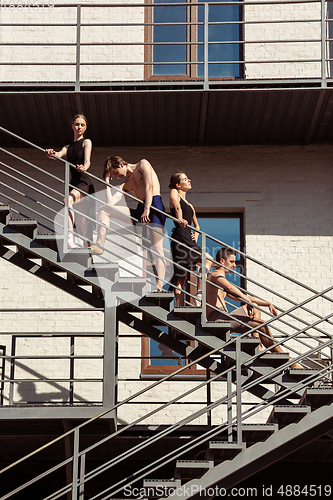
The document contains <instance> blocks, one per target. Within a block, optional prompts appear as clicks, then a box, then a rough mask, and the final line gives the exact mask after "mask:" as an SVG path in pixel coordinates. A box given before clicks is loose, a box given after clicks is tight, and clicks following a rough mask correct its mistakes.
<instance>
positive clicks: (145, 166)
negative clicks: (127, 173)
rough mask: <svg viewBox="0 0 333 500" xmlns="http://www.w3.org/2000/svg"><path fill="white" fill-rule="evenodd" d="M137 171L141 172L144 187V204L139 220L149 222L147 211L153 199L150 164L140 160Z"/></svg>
mask: <svg viewBox="0 0 333 500" xmlns="http://www.w3.org/2000/svg"><path fill="white" fill-rule="evenodd" d="M139 171H140V172H141V174H142V178H143V183H144V189H145V206H144V211H143V214H142V215H141V222H150V219H149V212H150V207H151V204H152V201H153V176H152V166H151V165H150V163H149V162H148V161H147V160H141V162H140V166H139Z"/></svg>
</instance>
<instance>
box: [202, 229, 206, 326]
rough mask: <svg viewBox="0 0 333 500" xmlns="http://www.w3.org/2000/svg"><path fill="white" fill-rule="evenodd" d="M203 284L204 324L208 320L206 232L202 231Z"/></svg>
mask: <svg viewBox="0 0 333 500" xmlns="http://www.w3.org/2000/svg"><path fill="white" fill-rule="evenodd" d="M201 243H202V247H201V252H202V255H201V265H202V267H201V279H202V281H201V286H202V297H201V308H202V313H201V322H202V324H205V323H206V321H207V318H206V281H207V280H206V234H205V233H202V235H201Z"/></svg>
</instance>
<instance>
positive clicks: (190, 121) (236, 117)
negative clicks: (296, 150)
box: [0, 88, 333, 146]
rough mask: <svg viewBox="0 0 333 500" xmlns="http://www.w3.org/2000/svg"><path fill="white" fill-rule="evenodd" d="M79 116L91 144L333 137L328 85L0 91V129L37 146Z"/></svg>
mask: <svg viewBox="0 0 333 500" xmlns="http://www.w3.org/2000/svg"><path fill="white" fill-rule="evenodd" d="M79 111H83V112H84V113H85V114H86V115H87V117H88V120H89V129H88V131H89V133H88V134H87V135H88V136H89V137H90V138H91V139H92V140H93V142H94V145H95V146H109V145H143V144H147V145H158V144H161V145H162V144H164V145H181V144H193V145H196V144H228V143H240V144H242V143H261V144H263V143H279V142H280V143H306V142H311V141H323V142H325V141H326V142H327V141H331V140H332V139H333V127H332V125H333V90H332V89H330V88H328V89H304V88H303V89H282V88H281V89H234V90H233V89H228V90H211V91H209V92H204V91H198V90H197V91H176V90H173V91H169V92H165V91H149V92H148V91H145V92H139V91H137V92H123V91H119V92H89V93H88V92H87V93H81V94H75V93H69V92H61V91H59V92H43V93H39V92H29V93H28V92H20V93H16V92H6V93H1V94H0V112H1V117H0V125H1V126H3V127H4V128H6V129H9V130H11V131H13V132H14V133H16V134H18V135H21V136H22V137H25V138H26V139H28V140H30V141H32V142H34V143H36V144H38V145H49V144H52V145H56V144H59V145H63V144H65V143H66V141H68V138H69V136H70V133H69V129H68V122H69V119H70V118H71V117H72V116H73V115H74V114H76V113H77V112H79ZM1 140H2V143H3V144H6V143H7V144H8V143H11V142H12V139H10V138H9V137H5V136H4V134H2V135H1Z"/></svg>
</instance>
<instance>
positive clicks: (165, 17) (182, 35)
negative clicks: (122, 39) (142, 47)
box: [153, 0, 186, 75]
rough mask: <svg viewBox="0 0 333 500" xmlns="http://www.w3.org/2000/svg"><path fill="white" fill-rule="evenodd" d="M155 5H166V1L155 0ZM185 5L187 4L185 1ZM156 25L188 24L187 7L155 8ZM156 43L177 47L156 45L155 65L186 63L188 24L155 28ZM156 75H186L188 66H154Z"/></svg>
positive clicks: (154, 37)
mask: <svg viewBox="0 0 333 500" xmlns="http://www.w3.org/2000/svg"><path fill="white" fill-rule="evenodd" d="M181 2H182V0H180V1H179V0H177V1H176V0H171V2H168V3H181ZM154 3H165V0H155V2H154ZM184 3H186V2H185V1H184ZM153 22H154V23H186V7H185V6H184V7H182V6H174V7H173V6H169V7H154V21H153ZM153 39H154V43H158V42H159V43H161V42H162V43H163V42H174V43H175V45H154V47H153V61H154V63H158V62H161V63H174V62H184V63H185V62H186V45H177V42H186V24H183V25H167V26H154V27H153ZM153 74H154V75H185V74H186V64H161V65H158V64H154V66H153Z"/></svg>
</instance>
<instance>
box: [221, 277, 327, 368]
mask: <svg viewBox="0 0 333 500" xmlns="http://www.w3.org/2000/svg"><path fill="white" fill-rule="evenodd" d="M332 289H333V286H330V287H328V288H326V289H325V290H323V291H322V292H320V293H317V294H315V295H314V296H312V297H310V298H307V299H305V300H304V301H303V302H301V303H300V304H299V305H298V304H296V305H295V306H293V307H291V308H290V309H288V310H285V311H283V312H281V313H280V314H278V315H277V316H274V317H272V318H269V319H268V320H266V321H264V322H263V323H261V324H260V326H259V327H253V328H250V329H249V330H247V331H246V332H245V333H243V334H241V337H246V336H248V335H249V334H251V333H253V332H256V331H257V330H258V328H261V327H263V326H266V325H269V324H271V323H272V322H273V321H276V320H278V319H280V318H282V317H283V316H285V315H288V314H289V313H290V312H292V311H294V310H296V309H297V308H298V307H299V306H300V305H302V304H306V303H308V302H311V301H312V300H314V299H316V298H318V297H320V296H322V295H323V294H324V293H327V292H328V291H330V290H332ZM224 314H225V315H226V316H230V314H229V313H226V312H224ZM332 316H333V313H332V314H328V315H326V316H323V317H320V318H319V319H318V320H317V322H315V323H313V324H314V325H316V324H319V323H322V322H324V321H327V319H329V318H331V317H332ZM230 317H231V316H230ZM237 321H238V320H237ZM239 321H240V323H242V324H244V325H246V323H243V322H242V321H241V320H239ZM246 326H248V325H246ZM311 327H312V324H311V325H308V326H306V327H304V328H301V329H298V330H297V331H296V332H295V333H293V334H291V335H289V336H288V337H287V338H286V339H282V340H280V341H275V344H274V345H275V346H278V345H283V344H284V343H285V342H287V341H288V340H291V339H293V338H295V337H297V336H298V335H299V334H300V333H303V332H305V331H306V330H308V329H309V328H311ZM261 335H263V336H265V337H267V338H269V339H271V337H269V336H268V335H266V334H265V333H263V332H261ZM330 338H331V339H332V336H331V337H330ZM236 341H237V339H234V340H231V342H236ZM269 349H270V347H268V348H267V350H269ZM289 349H290V350H292V351H293V352H296V353H297V354H298V352H297V351H296V350H295V349H294V348H293V347H290V346H289ZM316 349H318V346H316ZM264 352H266V351H262V352H261V353H259V354H258V356H261V355H262V354H263V353H264ZM297 359H298V358H296V360H297Z"/></svg>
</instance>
